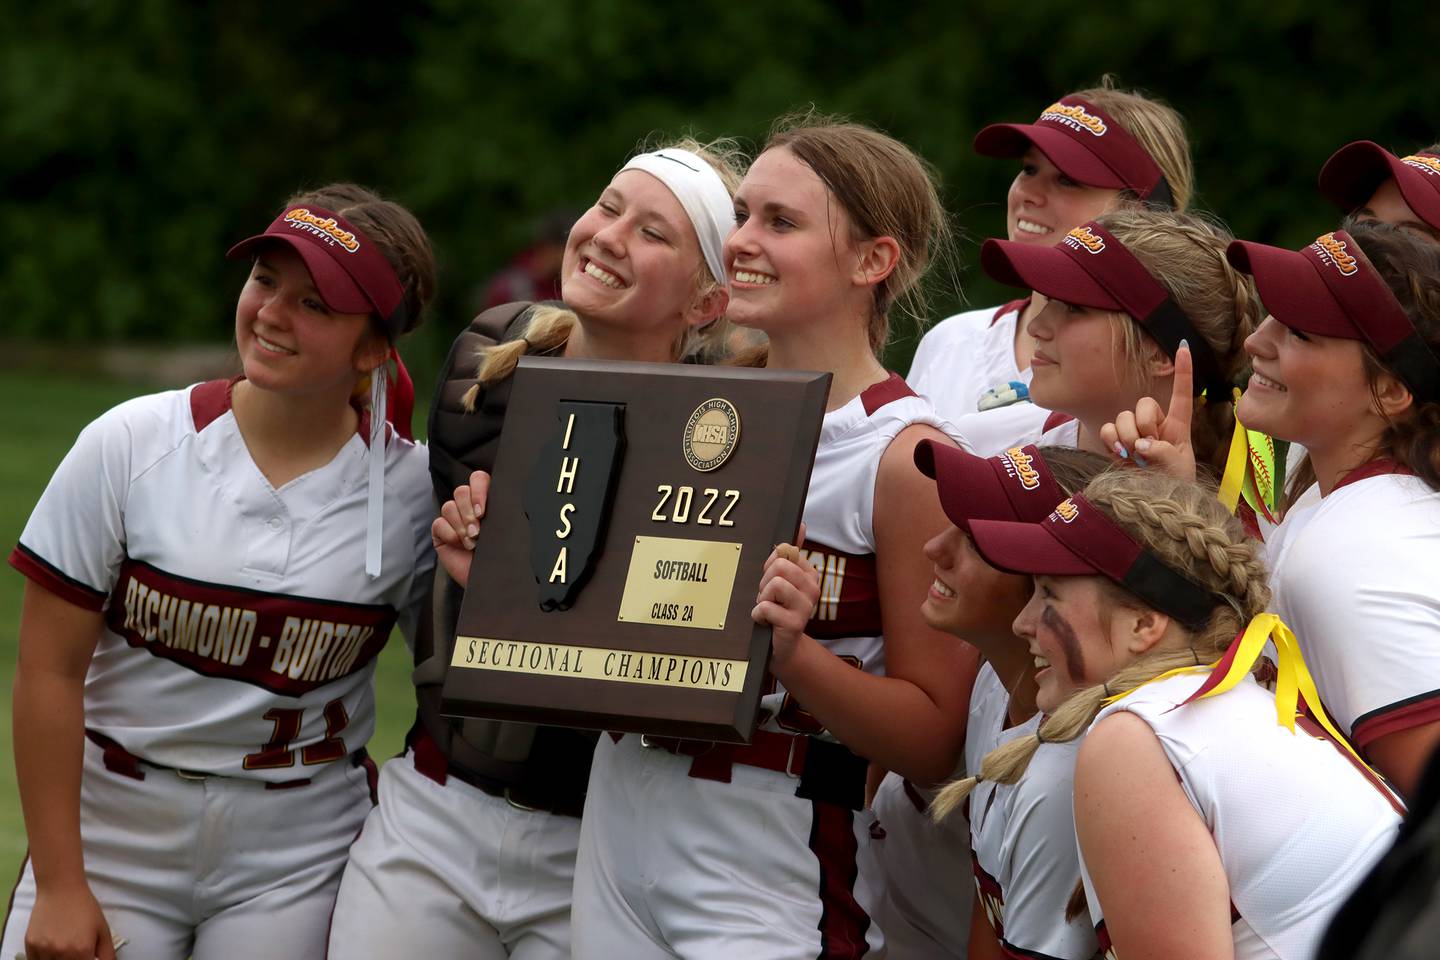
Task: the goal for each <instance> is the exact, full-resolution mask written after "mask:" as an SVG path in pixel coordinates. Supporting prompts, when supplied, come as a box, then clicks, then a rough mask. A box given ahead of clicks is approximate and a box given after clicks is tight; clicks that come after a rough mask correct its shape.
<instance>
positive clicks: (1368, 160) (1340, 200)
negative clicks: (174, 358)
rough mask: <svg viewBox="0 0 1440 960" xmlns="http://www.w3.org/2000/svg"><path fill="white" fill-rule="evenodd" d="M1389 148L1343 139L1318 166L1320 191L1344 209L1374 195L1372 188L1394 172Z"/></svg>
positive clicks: (1359, 203)
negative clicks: (1322, 163) (1321, 164)
mask: <svg viewBox="0 0 1440 960" xmlns="http://www.w3.org/2000/svg"><path fill="white" fill-rule="evenodd" d="M1394 160H1395V157H1394V156H1392V155H1391V153H1390V151H1388V150H1386V149H1385V148H1384V147H1382V146H1380V144H1378V143H1373V142H1371V141H1369V140H1357V141H1356V142H1354V143H1347V144H1346V145H1345V146H1343V147H1341V148H1340V149H1339V150H1336V151H1335V152H1334V153H1333V154H1331V155H1330V159H1329V160H1326V161H1325V166H1323V167H1321V168H1320V192H1321V193H1322V194H1323V195H1324V196H1325V199H1327V200H1329V201H1330V202H1331V203H1333V204H1335V206H1337V207H1339V208H1340V210H1341V211H1342V212H1344V213H1349V212H1351V211H1352V210H1354V209H1355V208H1356V207H1359V206H1362V205H1363V204H1364V203H1365V201H1367V200H1369V199H1370V197H1371V196H1373V195H1374V193H1375V189H1376V188H1377V187H1379V186H1380V184H1382V183H1384V182H1385V181H1386V180H1388V179H1390V178H1391V177H1393V176H1395V171H1394V168H1393V167H1392V166H1391V162H1392V161H1394Z"/></svg>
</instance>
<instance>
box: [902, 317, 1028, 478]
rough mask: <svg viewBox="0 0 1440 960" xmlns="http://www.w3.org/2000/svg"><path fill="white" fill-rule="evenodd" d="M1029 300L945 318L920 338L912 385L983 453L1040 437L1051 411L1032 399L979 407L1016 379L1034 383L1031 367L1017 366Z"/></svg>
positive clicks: (975, 450) (912, 374)
mask: <svg viewBox="0 0 1440 960" xmlns="http://www.w3.org/2000/svg"><path fill="white" fill-rule="evenodd" d="M1028 303H1029V301H1028V300H1016V301H1014V302H1012V303H1007V304H1004V305H1003V306H1000V307H985V308H983V309H980V310H967V311H966V312H964V313H960V314H956V315H955V316H953V317H950V318H948V319H945V320H941V321H940V322H939V323H937V324H936V325H935V326H934V327H932V328H931V329H930V331H929V332H928V333H926V334H925V336H924V337H922V338H921V339H920V345H919V346H918V347H916V349H915V359H914V360H912V361H911V362H910V375H909V377H908V378H907V379H908V380H909V382H910V386H911V388H913V389H914V390H915V392H916V393H918V394H920V395H921V396H924V397H926V398H927V399H929V400H930V402H931V403H933V404H934V405H935V409H936V410H938V411H939V412H940V414H941V415H942V416H944V417H945V418H947V419H948V420H950V421H951V422H952V423H954V424H955V426H956V427H957V428H959V431H960V433H962V434H963V435H964V436H965V438H966V439H967V440H969V441H970V444H971V446H972V447H973V450H974V452H975V453H976V454H978V455H979V456H982V457H990V456H995V455H996V454H999V453H1001V452H1003V451H1004V450H1005V449H1007V448H1009V447H1012V446H1014V445H1015V444H1016V442H1017V438H1020V437H1028V436H1034V435H1038V434H1039V432H1040V429H1041V424H1043V423H1044V422H1045V416H1046V414H1047V413H1048V411H1046V410H1045V409H1044V408H1042V407H1037V406H1035V404H1033V403H1031V402H1030V401H1028V400H1024V401H1020V402H1017V403H1012V404H1010V405H1009V406H1005V407H996V408H994V409H991V410H986V411H984V412H981V411H980V409H979V406H978V404H979V402H980V398H981V397H982V396H984V395H985V393H986V392H987V391H989V390H992V389H994V388H997V387H1004V386H1005V385H1006V384H1008V383H1010V382H1011V381H1015V382H1018V383H1022V384H1024V385H1025V386H1026V387H1028V386H1029V385H1030V378H1031V372H1030V370H1028V369H1026V370H1021V369H1020V368H1019V367H1018V366H1016V364H1015V325H1016V324H1017V323H1018V322H1019V320H1020V315H1021V314H1022V313H1023V312H1024V309H1025V306H1026V304H1028ZM1021 442H1024V441H1021Z"/></svg>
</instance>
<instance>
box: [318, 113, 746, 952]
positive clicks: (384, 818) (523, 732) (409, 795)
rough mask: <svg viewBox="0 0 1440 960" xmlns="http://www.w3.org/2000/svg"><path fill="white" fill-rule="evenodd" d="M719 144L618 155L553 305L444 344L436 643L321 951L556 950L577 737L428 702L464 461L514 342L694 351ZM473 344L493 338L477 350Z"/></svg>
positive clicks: (584, 769)
mask: <svg viewBox="0 0 1440 960" xmlns="http://www.w3.org/2000/svg"><path fill="white" fill-rule="evenodd" d="M734 155H735V151H733V150H732V149H731V148H729V147H728V146H727V145H726V144H724V143H720V144H715V145H711V146H701V145H699V144H696V143H694V142H690V141H686V142H682V143H680V144H677V145H675V146H671V147H665V148H663V149H660V150H655V151H653V152H647V153H642V154H640V155H638V156H636V157H634V158H632V159H631V160H630V161H629V162H628V163H626V164H625V166H624V167H623V168H621V170H620V171H619V172H618V173H616V174H615V176H614V178H613V179H612V180H611V181H610V183H609V184H608V185H607V186H606V187H605V189H604V190H603V191H601V193H600V196H599V198H598V199H597V200H596V201H595V204H594V205H593V206H592V207H591V208H590V209H589V210H587V211H586V212H585V213H584V214H583V215H582V216H581V217H580V219H579V220H577V221H576V223H575V225H574V226H573V227H572V228H571V230H570V235H569V238H568V241H567V243H566V246H565V258H564V265H563V267H562V271H561V295H562V297H563V298H564V302H563V303H546V304H535V305H529V304H511V305H508V306H502V307H496V308H494V309H492V310H489V311H486V313H485V314H482V315H481V316H480V317H479V318H477V320H476V321H475V323H474V324H472V325H471V327H470V329H469V330H467V331H466V332H465V333H463V334H461V336H460V337H459V338H457V340H456V342H455V345H454V347H453V348H452V350H451V355H450V359H449V361H448V362H447V370H446V372H445V373H444V374H442V382H441V384H440V388H439V390H438V392H437V395H436V398H435V403H434V405H433V407H432V410H431V418H430V431H429V438H430V452H431V476H432V480H433V481H434V484H435V488H436V494H437V498H438V499H439V500H444V501H448V502H447V503H445V506H444V508H443V510H442V518H441V519H440V520H437V521H436V523H435V527H434V537H435V543H436V546H437V548H438V549H439V551H440V555H441V557H442V558H443V562H444V563H445V566H446V569H447V570H448V571H449V572H450V576H447V575H446V574H444V573H441V574H439V575H438V576H437V577H436V584H435V586H436V593H437V597H436V600H437V603H436V604H435V610H436V617H435V631H434V633H435V635H434V636H433V637H422V638H421V642H420V643H419V644H418V645H417V650H416V663H417V665H416V670H415V675H414V679H415V683H416V694H417V701H418V711H417V718H416V723H415V726H414V727H413V728H412V730H411V732H410V735H409V737H408V738H407V750H406V752H405V755H404V756H403V757H397V758H396V759H395V760H393V761H392V762H390V763H388V764H386V765H385V768H384V770H383V771H382V773H381V777H380V804H379V806H378V807H377V808H376V809H375V811H374V812H373V813H372V814H371V816H370V818H369V820H368V821H366V824H365V830H364V832H363V833H362V834H361V836H360V838H359V839H358V840H357V841H356V843H355V846H354V848H353V850H352V852H351V861H350V865H349V867H348V868H347V870H346V873H345V877H344V880H343V882H342V884H341V888H340V894H339V898H338V902H337V903H336V907H335V917H334V923H333V925H332V928H331V931H332V932H331V940H330V948H331V949H330V955H331V956H337V957H352V956H375V957H392V956H397V957H398V956H424V957H432V956H433V957H458V956H467V957H479V958H484V960H492V958H503V957H506V956H515V957H523V958H526V960H544V958H555V960H560V958H567V957H569V956H570V953H571V946H570V900H571V886H572V880H573V875H574V868H575V856H576V849H577V847H578V844H579V836H580V812H581V807H582V804H583V803H584V796H585V785H586V782H587V780H588V778H589V767H590V757H591V754H592V753H593V750H594V743H595V735H594V734H593V733H587V732H584V731H575V730H566V729H561V728H555V727H541V728H537V727H534V726H530V725H527V724H518V723H501V722H495V721H478V720H467V721H463V722H461V721H451V720H448V719H446V718H443V717H441V716H440V714H439V712H438V709H437V708H438V705H439V690H440V684H441V682H442V680H443V677H444V670H443V667H444V661H445V659H446V654H447V653H448V651H449V650H450V640H451V638H453V636H454V627H455V616H456V612H457V611H458V609H459V599H460V596H461V595H462V590H461V588H460V586H458V585H457V584H464V583H466V582H468V580H469V566H470V559H471V551H472V550H473V548H474V539H473V538H474V537H475V535H476V534H478V532H479V527H478V523H479V515H480V513H481V512H482V511H483V503H484V495H485V489H486V487H487V485H488V476H487V475H486V474H485V473H483V472H476V473H474V474H473V477H472V471H486V470H489V469H490V468H491V466H492V465H493V461H494V455H495V450H496V447H497V446H498V440H499V431H500V425H501V423H502V421H503V417H504V411H505V404H506V402H507V401H508V399H509V392H510V381H509V378H510V375H511V373H512V372H513V370H514V369H515V364H516V362H517V361H518V360H519V358H520V357H521V356H522V355H524V354H527V353H529V354H540V355H546V356H565V357H577V358H594V359H606V360H645V361H658V362H665V361H674V360H679V359H703V358H705V357H706V356H707V355H708V354H709V353H710V352H711V344H712V343H713V342H715V341H716V340H718V338H719V337H720V336H721V335H722V332H723V331H722V330H721V327H722V326H723V320H722V319H721V318H722V317H723V315H724V312H725V307H726V303H727V300H728V294H727V292H726V289H725V282H726V280H725V277H726V274H725V268H724V262H723V260H722V246H723V244H724V241H725V238H726V236H727V235H728V234H729V232H730V230H731V229H732V228H733V226H734V219H735V218H734V207H733V204H732V201H731V199H730V192H731V189H732V188H733V187H734V186H735V185H737V184H738V183H739V180H740V172H739V170H738V168H737V166H736V165H735V164H734V161H733V160H732V159H731V158H732V157H733V156H734ZM487 336H488V337H491V338H493V340H498V341H500V342H499V343H498V344H496V345H493V346H489V347H485V346H483V344H485V343H489V342H493V341H492V340H487V339H483V338H485V337H487ZM477 367H478V373H477ZM452 577H453V579H452ZM436 651H439V653H438V655H437V653H436Z"/></svg>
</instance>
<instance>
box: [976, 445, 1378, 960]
mask: <svg viewBox="0 0 1440 960" xmlns="http://www.w3.org/2000/svg"><path fill="white" fill-rule="evenodd" d="M970 532H971V536H972V537H973V539H974V543H975V546H976V548H977V549H978V550H979V551H980V553H981V554H982V555H983V556H984V557H985V559H986V560H987V561H988V562H989V563H991V564H994V565H995V566H998V567H1000V568H1001V569H1006V570H1011V571H1013V572H1016V573H1027V574H1031V575H1033V576H1034V577H1035V589H1034V592H1033V594H1032V596H1031V598H1030V602H1029V603H1028V604H1027V605H1026V607H1025V609H1024V610H1023V611H1021V613H1020V616H1019V617H1017V618H1016V621H1015V632H1016V634H1017V635H1018V636H1019V637H1020V638H1021V639H1023V640H1025V641H1027V642H1028V644H1029V646H1030V651H1031V653H1032V654H1034V655H1035V657H1036V663H1037V664H1038V665H1040V666H1041V669H1040V670H1039V672H1038V673H1037V674H1036V680H1037V683H1038V688H1037V694H1036V703H1037V705H1038V706H1039V708H1040V710H1041V711H1042V712H1043V713H1044V714H1046V715H1047V719H1045V720H1044V721H1043V722H1042V723H1041V724H1040V726H1039V729H1038V730H1037V731H1036V732H1035V733H1034V734H1033V735H1031V736H1026V737H1021V738H1018V739H1016V740H1012V741H1011V742H1009V743H1007V744H1005V745H1004V746H1002V747H1000V748H999V749H998V750H996V751H994V752H993V753H992V754H991V755H990V756H989V757H987V758H986V760H985V762H984V764H983V765H982V767H981V777H982V778H983V779H985V780H988V781H993V782H997V783H1000V784H1012V783H1017V781H1021V780H1023V779H1024V778H1027V777H1028V776H1030V775H1031V774H1030V772H1029V771H1030V770H1032V769H1034V768H1035V765H1036V764H1039V763H1042V762H1043V763H1047V764H1051V763H1054V762H1055V760H1056V758H1057V757H1059V756H1061V755H1062V754H1065V753H1068V755H1069V756H1070V757H1071V758H1072V760H1071V761H1070V762H1073V764H1074V784H1075V792H1074V796H1075V819H1074V829H1075V832H1076V833H1077V834H1078V839H1079V844H1080V854H1081V869H1082V876H1083V879H1084V894H1085V901H1086V903H1088V906H1089V911H1090V914H1091V918H1092V920H1093V921H1094V923H1095V928H1096V932H1097V934H1098V936H1099V940H1100V945H1101V947H1102V948H1103V949H1104V950H1105V951H1106V955H1107V956H1115V957H1120V958H1124V957H1166V958H1167V960H1169V958H1174V960H1188V958H1195V960H1199V958H1206V960H1211V958H1226V957H1235V958H1241V960H1251V958H1254V960H1260V958H1281V960H1290V958H1296V960H1299V958H1303V957H1310V956H1313V953H1314V949H1315V946H1316V944H1317V943H1318V940H1319V937H1320V935H1321V934H1322V932H1323V931H1324V929H1325V924H1326V922H1327V921H1328V919H1329V917H1330V915H1331V914H1332V913H1333V912H1334V911H1335V909H1336V908H1338V906H1339V905H1340V904H1341V903H1342V902H1343V901H1344V898H1345V896H1346V894H1347V893H1348V892H1349V890H1350V888H1351V887H1352V886H1353V885H1354V884H1355V883H1357V882H1358V881H1359V879H1360V878H1361V877H1362V876H1363V875H1364V872H1365V870H1366V869H1367V868H1368V867H1369V865H1370V864H1371V863H1373V862H1374V860H1375V859H1376V858H1377V857H1379V856H1380V854H1381V853H1383V852H1384V850H1385V848H1386V847H1387V846H1388V845H1389V843H1390V842H1391V840H1392V839H1393V838H1394V835H1395V831H1396V828H1397V827H1398V824H1399V815H1400V811H1401V809H1402V808H1401V806H1400V804H1399V801H1397V800H1396V799H1395V797H1394V796H1393V795H1392V794H1391V793H1390V792H1389V791H1388V790H1386V789H1385V788H1384V786H1383V785H1382V784H1381V783H1380V780H1379V778H1377V777H1375V776H1374V775H1373V774H1371V773H1370V772H1369V771H1368V770H1366V769H1365V768H1364V767H1363V766H1362V765H1361V764H1359V762H1358V761H1357V760H1356V758H1355V757H1354V756H1353V755H1351V754H1350V753H1348V752H1347V751H1348V747H1346V746H1344V745H1342V744H1339V743H1337V742H1336V741H1335V740H1334V739H1332V731H1333V727H1330V726H1329V720H1328V719H1326V718H1325V716H1324V714H1323V713H1322V712H1319V711H1318V709H1317V710H1316V711H1315V714H1314V719H1313V721H1312V719H1311V717H1310V716H1308V715H1306V714H1303V713H1298V712H1297V710H1296V705H1297V697H1298V696H1299V695H1301V694H1302V693H1303V695H1304V697H1305V702H1306V703H1308V704H1311V705H1312V706H1317V701H1316V699H1315V697H1314V689H1313V687H1312V686H1310V685H1309V675H1308V674H1307V673H1306V672H1305V667H1304V663H1303V661H1302V660H1301V659H1300V657H1299V653H1298V649H1297V648H1296V647H1295V644H1294V637H1293V635H1291V634H1290V633H1289V631H1288V630H1287V629H1285V628H1284V625H1283V624H1279V623H1278V622H1277V619H1276V618H1275V617H1274V616H1273V615H1272V614H1266V613H1264V612H1263V611H1264V610H1265V608H1266V605H1267V602H1268V601H1269V589H1268V588H1267V587H1266V571H1265V567H1264V564H1263V562H1262V559H1261V550H1262V549H1263V548H1262V546H1261V545H1260V544H1259V543H1258V542H1257V541H1254V540H1252V539H1250V538H1249V537H1247V536H1246V534H1245V532H1244V530H1243V528H1242V526H1241V524H1240V523H1239V521H1237V520H1235V519H1234V518H1233V517H1230V516H1229V515H1227V514H1226V512H1225V509H1224V507H1223V506H1221V505H1220V503H1219V502H1218V501H1217V500H1216V498H1215V496H1214V493H1213V491H1212V490H1210V489H1208V488H1206V487H1202V486H1200V485H1198V484H1195V483H1192V482H1189V481H1183V480H1175V479H1172V478H1170V477H1168V476H1165V475H1163V474H1159V473H1156V472H1154V471H1139V470H1119V471H1108V472H1106V473H1104V474H1101V475H1100V476H1099V477H1097V478H1096V479H1094V480H1092V481H1091V482H1090V484H1089V485H1088V486H1087V487H1086V488H1085V491H1084V494H1083V495H1080V496H1076V497H1073V498H1070V499H1069V500H1066V501H1064V502H1062V503H1061V504H1060V505H1059V506H1058V507H1057V508H1056V510H1055V512H1054V513H1052V514H1051V515H1050V516H1049V517H1048V518H1046V520H1045V521H1044V522H1042V523H1039V524H1022V523H1009V522H1004V521H985V520H976V521H974V522H972V523H971V525H970ZM1272 635H1273V637H1274V638H1275V642H1276V644H1277V646H1278V647H1279V649H1280V675H1281V678H1282V679H1281V681H1280V684H1279V686H1278V687H1277V690H1276V692H1275V693H1271V692H1270V691H1268V690H1266V689H1264V688H1263V687H1261V686H1260V685H1259V684H1257V683H1256V682H1255V680H1254V678H1253V677H1252V676H1250V674H1249V673H1248V672H1247V671H1248V670H1249V668H1250V667H1251V666H1252V665H1253V661H1254V658H1255V657H1256V656H1258V654H1259V651H1260V649H1261V647H1262V646H1263V645H1264V643H1265V641H1266V639H1267V637H1270V636H1272ZM1277 720H1278V722H1277ZM1092 724H1093V725H1092ZM1087 728H1088V729H1089V733H1088V734H1086V730H1087ZM1287 728H1288V729H1287ZM1082 736H1083V737H1084V741H1083V743H1082V744H1081V745H1080V747H1079V751H1078V754H1076V752H1075V750H1074V744H1075V742H1076V741H1077V739H1079V738H1081V737H1082ZM954 789H955V791H956V793H959V792H961V791H963V789H964V788H963V787H958V786H957V787H956V788H954ZM951 799H952V800H953V799H954V798H953V796H952V797H951ZM1054 829H1057V830H1061V829H1066V827H1065V826H1062V825H1060V824H1057V825H1056V826H1055V828H1054ZM1072 882H1073V880H1072ZM1077 899H1078V898H1077ZM1078 909H1081V908H1080V906H1079V904H1078V902H1076V903H1072V905H1071V912H1072V913H1073V912H1075V911H1076V910H1078Z"/></svg>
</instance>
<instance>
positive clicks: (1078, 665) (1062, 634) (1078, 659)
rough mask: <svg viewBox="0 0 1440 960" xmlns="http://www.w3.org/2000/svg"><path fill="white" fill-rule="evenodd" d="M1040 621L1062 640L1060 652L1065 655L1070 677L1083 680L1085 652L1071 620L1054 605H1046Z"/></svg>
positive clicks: (1066, 667)
mask: <svg viewBox="0 0 1440 960" xmlns="http://www.w3.org/2000/svg"><path fill="white" fill-rule="evenodd" d="M1040 622H1041V623H1042V624H1043V625H1044V626H1046V627H1048V628H1049V630H1050V632H1051V633H1053V634H1055V638H1056V639H1057V640H1059V641H1060V652H1061V653H1063V654H1064V655H1065V669H1066V670H1067V671H1069V673H1070V679H1072V680H1075V681H1077V682H1078V681H1080V680H1082V679H1083V678H1084V676H1085V654H1084V653H1083V652H1082V651H1081V649H1080V638H1079V637H1078V636H1076V635H1075V628H1074V627H1072V626H1070V621H1068V620H1066V619H1065V618H1064V617H1062V616H1060V614H1058V613H1056V612H1055V608H1054V607H1046V608H1045V610H1044V611H1043V612H1042V613H1041V614H1040Z"/></svg>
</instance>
